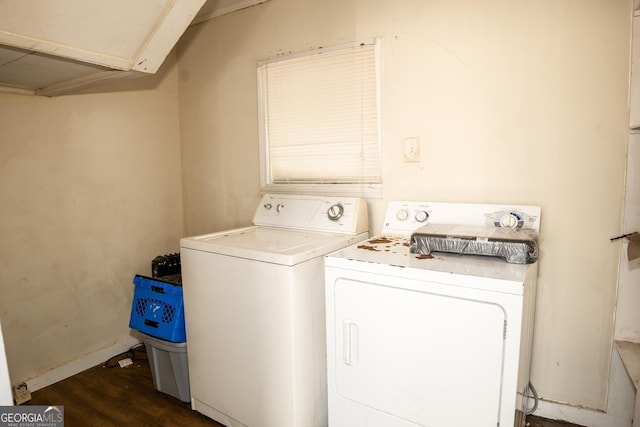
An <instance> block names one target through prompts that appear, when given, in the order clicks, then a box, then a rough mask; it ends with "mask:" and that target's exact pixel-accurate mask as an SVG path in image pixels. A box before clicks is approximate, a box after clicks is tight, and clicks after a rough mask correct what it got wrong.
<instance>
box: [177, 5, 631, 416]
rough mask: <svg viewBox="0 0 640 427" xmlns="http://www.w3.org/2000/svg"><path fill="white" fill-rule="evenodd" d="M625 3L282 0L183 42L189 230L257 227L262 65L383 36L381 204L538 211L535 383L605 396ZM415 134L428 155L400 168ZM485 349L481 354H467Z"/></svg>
mask: <svg viewBox="0 0 640 427" xmlns="http://www.w3.org/2000/svg"><path fill="white" fill-rule="evenodd" d="M630 17H631V2H630V1H613V2H612V1H607V0H566V1H562V2H558V1H556V0H543V1H536V2H523V1H507V0H490V1H483V2H476V1H472V0H459V1H456V2H452V1H448V0H434V1H424V0H406V1H402V2H398V1H392V0H306V1H300V0H270V1H268V2H266V3H264V4H262V5H259V6H255V7H252V8H249V9H245V10H243V11H240V12H236V13H233V14H229V15H225V16H223V17H220V18H217V19H214V20H212V21H208V22H206V23H204V24H201V25H198V26H195V27H192V28H191V29H190V30H188V32H187V34H186V35H185V37H183V39H182V41H181V43H180V44H179V49H178V62H179V92H180V122H181V139H182V155H183V163H182V164H183V179H184V198H185V206H184V208H185V223H186V231H187V234H195V233H200V232H207V231H214V230H220V229H225V228H231V227H235V226H240V225H246V224H249V223H250V221H251V215H252V213H253V209H254V207H255V204H256V202H257V196H258V194H259V191H260V188H259V148H258V133H257V104H256V72H255V68H256V63H257V61H258V60H262V59H267V58H272V57H275V56H277V55H280V54H283V53H288V52H299V51H305V50H309V49H312V48H317V47H319V46H328V45H334V44H339V43H343V42H350V41H355V40H360V39H365V38H369V37H381V38H382V43H383V45H382V46H383V49H382V52H383V92H382V126H383V167H384V171H383V179H384V193H383V194H384V199H383V200H370V210H371V229H372V230H374V231H375V230H379V229H380V227H381V221H382V214H383V210H384V206H385V204H386V202H387V201H388V200H394V199H420V200H432V201H462V202H487V203H499V202H504V203H527V204H535V205H540V206H541V207H542V234H541V239H540V244H541V262H540V281H539V293H538V311H537V322H536V338H535V351H534V360H533V363H534V366H533V381H534V384H535V385H536V387H537V389H538V391H539V393H540V395H541V396H542V397H543V398H545V399H550V400H556V401H562V402H569V403H571V404H576V405H583V406H586V407H590V408H599V409H604V408H605V402H606V391H607V390H606V388H607V379H608V375H609V366H610V357H611V340H612V331H613V318H614V305H615V296H616V274H617V262H618V253H619V245H618V244H610V243H609V241H608V239H609V237H611V236H614V235H617V234H618V233H619V231H620V228H621V212H622V204H623V191H624V168H625V155H626V141H627V137H626V129H627V126H626V121H627V90H628V71H629V63H628V55H629V34H630ZM407 136H417V137H419V138H420V140H421V144H422V159H421V162H420V163H403V161H402V146H401V143H402V139H403V137H407ZM469 351H470V352H473V349H469Z"/></svg>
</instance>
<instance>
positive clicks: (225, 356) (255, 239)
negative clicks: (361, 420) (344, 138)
mask: <svg viewBox="0 0 640 427" xmlns="http://www.w3.org/2000/svg"><path fill="white" fill-rule="evenodd" d="M253 224H254V225H253V226H250V227H245V228H240V229H235V230H230V231H224V232H218V233H213V234H206V235H201V236H195V237H188V238H184V239H181V242H180V250H181V263H182V284H183V294H184V310H185V324H186V332H187V345H188V351H187V359H188V364H189V383H190V389H191V406H192V408H193V409H194V410H196V411H198V412H201V413H203V414H205V415H207V416H208V417H210V418H212V419H214V420H216V421H218V422H220V423H222V424H224V425H226V426H230V427H241V426H242V427H244V426H248V427H270V426H273V427H315V426H326V425H327V403H326V354H325V351H326V343H325V338H326V331H325V307H324V264H323V261H324V256H325V255H326V254H328V253H330V252H333V251H336V250H339V249H341V248H344V247H346V246H349V245H351V244H353V243H356V242H360V241H362V240H364V239H366V238H367V237H368V231H367V230H368V220H367V207H366V203H365V202H364V200H362V199H359V198H348V197H320V196H297V195H276V194H267V195H265V196H264V197H263V198H262V200H261V202H260V203H259V205H258V207H257V209H256V212H255V215H254V218H253Z"/></svg>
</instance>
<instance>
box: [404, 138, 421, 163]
mask: <svg viewBox="0 0 640 427" xmlns="http://www.w3.org/2000/svg"><path fill="white" fill-rule="evenodd" d="M404 161H405V162H419V161H420V139H419V138H416V137H410V138H405V139H404Z"/></svg>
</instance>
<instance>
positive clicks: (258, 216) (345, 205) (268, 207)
mask: <svg viewBox="0 0 640 427" xmlns="http://www.w3.org/2000/svg"><path fill="white" fill-rule="evenodd" d="M253 224H254V225H259V226H263V227H282V228H290V229H295V230H306V231H321V232H328V233H340V234H359V233H363V232H366V231H368V230H369V219H368V215H367V204H366V202H365V201H364V200H363V199H361V198H358V197H325V196H303V195H292V194H265V195H264V196H263V197H262V201H261V202H260V204H258V207H257V209H256V212H255V215H254V216H253Z"/></svg>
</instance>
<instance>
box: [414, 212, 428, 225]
mask: <svg viewBox="0 0 640 427" xmlns="http://www.w3.org/2000/svg"><path fill="white" fill-rule="evenodd" d="M414 218H415V219H416V221H418V222H425V221H426V220H427V219H428V218H429V214H428V213H427V211H418V212H416V215H415V217H414Z"/></svg>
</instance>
